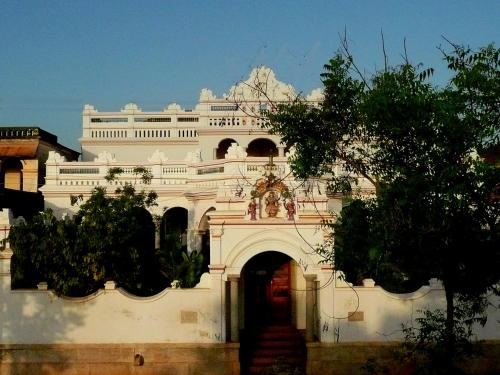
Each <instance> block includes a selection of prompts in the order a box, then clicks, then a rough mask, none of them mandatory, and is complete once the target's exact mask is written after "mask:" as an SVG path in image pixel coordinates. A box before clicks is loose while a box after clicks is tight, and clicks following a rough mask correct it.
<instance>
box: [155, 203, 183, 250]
mask: <svg viewBox="0 0 500 375" xmlns="http://www.w3.org/2000/svg"><path fill="white" fill-rule="evenodd" d="M187 227H188V212H187V210H186V209H185V208H182V207H173V208H171V209H169V210H167V212H165V214H164V215H163V218H162V221H161V228H160V246H161V248H162V249H165V250H167V251H171V250H179V251H186V250H187Z"/></svg>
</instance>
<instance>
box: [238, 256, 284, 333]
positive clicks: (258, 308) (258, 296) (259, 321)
mask: <svg viewBox="0 0 500 375" xmlns="http://www.w3.org/2000/svg"><path fill="white" fill-rule="evenodd" d="M291 270H292V269H291V258H290V257H289V256H288V255H285V254H282V253H279V252H277V251H268V252H265V253H261V254H259V255H257V256H255V257H254V258H252V259H250V261H249V262H248V263H247V264H246V265H245V267H244V268H243V278H244V284H245V286H244V288H245V326H246V327H253V326H255V325H266V324H267V325H269V324H278V325H284V324H290V323H291V307H292V301H291V297H292V296H291V277H292V275H291Z"/></svg>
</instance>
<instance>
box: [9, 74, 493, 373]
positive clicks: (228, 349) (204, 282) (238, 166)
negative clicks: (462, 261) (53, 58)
mask: <svg viewBox="0 0 500 375" xmlns="http://www.w3.org/2000/svg"><path fill="white" fill-rule="evenodd" d="M296 95H297V93H296V92H295V90H294V88H293V87H291V86H290V85H288V84H284V83H282V82H280V81H278V80H277V79H276V77H275V75H274V73H273V72H272V71H271V70H270V69H268V68H259V69H254V70H253V71H252V72H251V74H250V77H249V79H248V80H247V81H244V82H240V83H238V84H236V85H235V86H233V87H231V88H230V90H229V92H228V93H227V95H224V96H223V97H220V98H219V97H216V96H215V95H214V94H213V93H212V92H211V91H210V90H208V89H203V90H202V91H201V94H200V98H199V101H198V104H197V105H196V106H195V107H194V108H193V109H192V110H191V109H190V110H188V109H182V108H181V107H180V106H179V105H177V104H170V105H168V106H167V107H166V108H165V109H164V110H163V111H160V112H144V111H142V110H141V109H140V108H139V107H138V106H137V105H136V104H132V103H130V104H127V105H125V106H124V107H123V108H122V109H121V110H120V111H119V112H100V111H98V110H97V109H96V108H94V107H93V106H92V105H86V106H85V107H84V110H83V132H82V137H81V138H80V143H81V146H82V155H81V161H78V162H69V161H66V160H65V158H64V157H63V156H61V155H60V154H58V153H57V152H51V153H50V155H49V158H48V160H47V163H46V183H45V185H44V186H43V187H42V188H41V190H42V192H43V195H44V197H45V206H46V208H51V209H53V210H54V212H55V213H56V214H57V215H59V216H62V215H65V214H70V215H71V214H72V213H74V211H75V210H76V209H77V207H76V208H75V207H73V206H71V205H70V196H71V195H83V196H84V197H85V196H89V195H90V193H91V191H92V189H93V188H94V187H96V186H106V187H107V191H108V192H109V193H113V191H114V190H115V188H116V187H117V186H119V185H120V184H124V183H126V182H129V183H132V184H135V185H136V187H137V189H144V190H153V191H155V192H156V193H157V194H158V201H157V202H158V206H157V207H155V208H154V210H153V211H152V212H151V214H153V215H160V216H161V217H163V218H167V219H169V220H175V221H183V224H182V228H183V230H184V232H185V238H186V242H187V246H188V250H189V251H200V252H202V253H203V254H204V256H205V257H208V259H209V270H208V272H207V273H205V274H204V275H203V276H202V277H201V280H200V283H199V284H198V285H197V286H196V287H195V288H190V289H182V288H180V289H176V288H167V289H165V290H164V291H163V292H160V293H159V294H158V295H155V296H152V297H136V296H132V295H130V294H128V293H127V292H126V291H124V290H122V289H119V288H116V286H115V284H114V283H113V282H112V281H109V282H107V283H106V286H105V289H104V290H100V291H99V292H97V293H95V294H93V295H91V296H88V297H85V298H60V297H56V296H55V295H53V294H52V293H51V292H50V290H49V291H48V290H46V286H45V285H40V286H39V290H34V291H11V289H10V273H9V272H10V268H9V265H10V255H9V254H8V253H7V252H6V251H3V252H0V301H3V302H0V303H1V305H0V307H2V306H3V307H4V308H3V309H2V308H0V322H3V323H2V324H3V325H2V328H1V329H0V358H1V357H2V352H1V351H4V352H5V353H7V354H5V353H4V354H5V355H6V356H4V358H7V360H4V361H3V362H2V361H0V373H3V372H2V368H6V369H7V370H9V369H10V370H12V369H14V370H15V369H18V368H16V366H15V364H16V360H15V355H18V356H19V355H21V354H19V353H24V355H25V357H23V358H24V362H25V363H27V364H26V367H23V369H24V368H26V369H28V368H30V369H32V371H34V372H33V373H36V369H37V368H38V367H37V366H41V364H44V363H46V362H50V361H52V362H54V361H55V362H57V353H59V354H60V355H61V357H62V358H63V359H62V360H61V363H62V362H64V365H65V366H67V369H69V370H68V371H70V370H74V371H75V372H72V373H78V374H80V373H82V374H83V373H85V374H87V373H93V374H94V373H95V374H101V373H102V374H105V373H134V374H135V373H138V372H135V371H131V370H130V369H129V368H128V367H127V366H133V365H136V366H142V365H144V371H142V372H141V373H143V374H149V373H151V374H152V373H160V372H155V371H156V370H158V371H166V372H164V373H179V374H191V373H192V374H194V373H210V374H212V373H213V374H239V373H240V359H241V361H242V362H243V361H245V360H246V361H247V362H246V365H245V364H243V366H242V367H241V368H242V369H246V371H248V373H251V372H252V371H253V370H255V368H254V367H258V365H259V364H260V365H263V364H269V363H270V362H268V361H267V360H268V359H266V358H265V352H264V353H261V355H262V356H263V357H264V358H253V359H252V358H250V357H249V358H246V357H245V356H244V354H245V353H240V354H241V355H240V356H238V351H239V350H240V346H239V342H240V338H242V336H240V334H244V335H245V337H246V336H248V335H249V334H250V333H251V332H249V331H250V329H253V327H255V325H254V323H255V321H259V319H261V320H262V319H263V317H266V318H268V317H271V318H272V319H275V320H276V319H277V320H279V321H280V323H283V322H286V323H287V324H288V325H290V326H291V327H293V329H296V330H298V331H300V332H301V333H302V336H303V337H304V338H305V341H306V342H307V343H308V344H307V356H306V357H304V361H305V363H306V364H307V365H306V368H307V372H308V374H324V373H333V372H332V371H336V372H335V373H344V372H342V371H340V368H341V366H344V365H345V364H346V363H348V362H349V363H351V362H353V361H354V362H356V361H358V362H359V361H361V362H360V363H362V362H363V361H364V360H366V355H368V354H366V353H365V352H363V350H366V347H364V346H363V345H358V346H356V347H354V348H353V347H351V346H349V345H351V343H353V342H358V344H359V342H374V341H394V340H398V339H400V337H401V331H400V328H401V324H402V323H408V322H411V321H412V319H414V318H415V316H416V311H417V310H418V309H423V308H426V307H439V306H444V301H445V299H444V293H443V290H442V285H441V284H440V282H439V281H437V280H434V279H433V280H431V281H430V283H429V285H428V286H423V287H421V288H420V289H419V290H417V291H415V292H413V293H408V294H402V295H397V294H392V293H388V292H386V291H384V290H383V289H382V288H380V287H378V286H375V282H374V281H373V280H370V279H368V280H365V282H364V285H363V286H355V287H354V286H352V285H350V284H347V283H345V282H344V281H343V280H341V279H339V278H338V276H339V273H338V272H336V271H335V270H334V269H333V267H332V266H331V265H328V264H324V263H322V262H321V260H322V259H321V257H320V256H319V255H318V254H317V253H316V252H315V247H316V245H317V244H320V243H322V242H323V241H324V240H325V238H326V236H328V235H329V233H328V232H327V231H324V230H323V227H322V222H323V220H324V219H331V218H334V217H335V214H334V213H338V212H339V211H340V209H341V207H342V201H341V198H340V197H337V196H330V195H327V194H326V191H325V188H324V184H323V182H322V181H321V180H310V181H305V182H304V181H298V180H296V179H294V177H293V175H292V174H291V172H290V168H289V165H288V163H287V157H288V156H289V155H290V154H291V153H293V149H287V148H286V147H285V145H284V144H282V143H281V142H280V138H279V136H277V135H270V134H269V133H268V132H267V131H266V130H265V129H263V128H262V127H261V125H262V121H263V119H262V117H261V116H260V112H261V111H262V110H266V109H270V108H271V107H270V106H271V105H272V104H273V103H279V102H286V101H289V100H291V99H293V98H295V96H296ZM306 100H308V101H309V102H310V103H311V105H315V104H317V103H319V102H320V101H321V100H322V93H321V91H320V90H314V91H313V92H311V94H309V95H308V96H307V97H306ZM137 167H141V168H144V169H145V170H147V171H148V172H150V175H151V177H152V179H151V183H150V184H147V185H143V184H142V182H141V179H140V176H138V175H137V174H136V173H135V172H136V170H135V169H136V168H137ZM112 168H120V169H121V170H122V171H123V173H121V174H119V175H118V176H117V178H116V179H115V180H113V181H111V182H108V181H107V180H106V179H105V176H106V175H107V174H108V172H109V171H110V169H112ZM338 168H339V170H340V168H341V166H338ZM360 190H361V192H370V191H371V186H370V185H369V183H368V182H367V181H361V184H360ZM496 314H498V312H496ZM14 316H16V318H13V317H14ZM497 318H498V317H497ZM23 319H24V320H23ZM272 319H271V320H272ZM495 320H496V319H495V318H494V317H493V318H492V319H489V320H488V323H487V325H486V326H485V327H482V328H480V329H479V330H478V333H477V334H478V337H482V338H485V339H499V338H500V333H499V332H498V331H497V330H495V328H494V326H492V325H491V324H493V325H494V324H495ZM279 335H282V336H283V335H285V333H283V332H278V336H279ZM285 336H286V335H285ZM286 337H288V336H286ZM243 338H244V337H243ZM242 341H243V340H242ZM52 344H58V345H60V346H58V347H55V349H54V347H50V348H49V349H47V350H48V352H47V353H48V354H46V355H45V356H44V354H43V353H42V354H40V353H39V352H37V353H38V354H33V353H34V352H33V351H34V350H39V349H36V348H39V347H40V345H48V346H50V345H52ZM9 345H10V346H9ZM16 345H17V346H16ZM37 345H38V346H37ZM242 345H243V344H242ZM48 346H47V347H48ZM12 348H14V349H15V350H16V352H15V353H17V354H8V353H14V352H12V350H13V349H12ZM108 349H111V351H109V350H108ZM382 349H383V348H382ZM283 350H285V349H283ZM369 350H371V351H372V352H373V350H378V349H376V348H375V349H374V348H373V347H372V348H370V349H369ZM54 351H55V352H57V353H56V354H54ZM103 351H108V352H109V353H111V354H109V356H108V357H106V358H105V359H104V358H103V355H102V354H101V352H103ZM285 351H286V350H285ZM61 353H62V354H61ZM82 353H83V354H82ZM89 353H90V354H89ZM332 353H337V355H336V356H335V355H332ZM339 353H340V354H339ZM341 353H344V354H341ZM353 353H355V355H357V356H358V357H359V358H358V357H349V356H350V355H353ZM360 353H365V354H366V355H365V354H360ZM8 355H10V356H11V357H9V356H8ZM342 355H344V357H342ZM363 356H364V357H363ZM83 357H85V358H87V360H83V359H81V358H83ZM8 358H11V360H10V362H9V359H8ZM54 358H56V359H54ZM88 358H90V359H88ZM214 358H216V359H214ZM342 358H344V360H342ZM345 358H348V359H345ZM352 358H355V359H352ZM356 358H357V359H356ZM360 358H361V359H360ZM85 361H86V362H85ZM207 361H208V362H207ZM252 361H254V362H252ZM259 361H260V362H259ZM342 361H344V362H342ZM84 362H85V365H86V366H87V367H84V366H83V365H82V363H84ZM349 363H348V365H349ZM351 365H352V363H351ZM2 366H4V367H2ZM30 366H31V367H30ZM61 366H62V365H61ZM79 366H80V367H79ZM148 366H151V367H150V370H149V371H150V372H148V371H146V370H147V367H148ZM245 366H246V367H245ZM339 366H340V367H339ZM346 368H347V367H346ZM33 369H34V370H33ZM62 369H64V367H61V368H59V367H57V366H56V367H54V370H53V372H50V371H49V372H47V373H60V372H59V371H61V373H62ZM155 369H156V370H155ZM252 369H253V370H252ZM332 369H335V370H332ZM87 370H88V371H89V372H87ZM129 370H130V371H131V372H128V371H129ZM113 371H114V372H113ZM169 371H170V372H169ZM255 371H257V370H255ZM21 372H22V371H21ZM25 373H31V372H28V371H26V372H25ZM162 373H163V372H162ZM345 373H350V372H349V371H348V370H346V372H345Z"/></svg>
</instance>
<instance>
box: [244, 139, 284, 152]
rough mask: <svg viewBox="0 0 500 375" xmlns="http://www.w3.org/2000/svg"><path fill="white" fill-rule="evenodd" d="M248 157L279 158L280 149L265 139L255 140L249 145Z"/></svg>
mask: <svg viewBox="0 0 500 375" xmlns="http://www.w3.org/2000/svg"><path fill="white" fill-rule="evenodd" d="M247 154H248V156H254V157H262V156H271V155H272V156H278V148H277V147H276V144H275V143H274V142H273V141H271V140H269V139H265V138H259V139H254V140H253V141H252V142H250V143H249V144H248V147H247Z"/></svg>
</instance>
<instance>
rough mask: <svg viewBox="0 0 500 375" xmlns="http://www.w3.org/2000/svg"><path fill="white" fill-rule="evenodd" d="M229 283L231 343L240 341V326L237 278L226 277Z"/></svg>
mask: <svg viewBox="0 0 500 375" xmlns="http://www.w3.org/2000/svg"><path fill="white" fill-rule="evenodd" d="M228 280H229V283H230V306H231V315H230V318H229V320H230V324H231V342H239V341H240V325H239V312H238V284H239V281H240V279H239V276H228Z"/></svg>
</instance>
